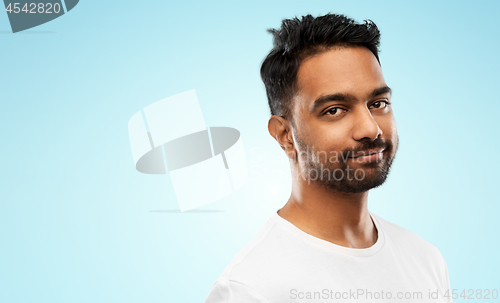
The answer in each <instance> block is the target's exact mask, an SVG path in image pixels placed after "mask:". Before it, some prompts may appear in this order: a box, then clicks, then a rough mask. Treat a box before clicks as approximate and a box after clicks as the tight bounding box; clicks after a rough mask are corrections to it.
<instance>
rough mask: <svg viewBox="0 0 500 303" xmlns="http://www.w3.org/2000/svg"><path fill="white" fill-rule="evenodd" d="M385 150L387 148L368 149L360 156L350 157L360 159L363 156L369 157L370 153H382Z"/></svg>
mask: <svg viewBox="0 0 500 303" xmlns="http://www.w3.org/2000/svg"><path fill="white" fill-rule="evenodd" d="M384 150H385V148H377V149H370V150H368V151H364V152H361V154H360V155H358V156H353V157H350V158H352V159H358V158H361V157H369V156H370V155H375V154H381V153H382V152H383V151H384Z"/></svg>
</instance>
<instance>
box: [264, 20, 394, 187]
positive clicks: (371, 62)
mask: <svg viewBox="0 0 500 303" xmlns="http://www.w3.org/2000/svg"><path fill="white" fill-rule="evenodd" d="M270 32H271V33H273V35H274V48H273V50H272V51H271V52H270V54H269V55H268V56H267V58H266V59H265V60H264V62H263V64H262V68H261V76H262V79H263V81H264V84H265V86H266V91H267V96H268V99H269V106H270V109H271V114H272V117H271V119H270V120H269V131H270V133H271V135H272V136H273V137H274V138H275V139H276V140H277V141H278V142H279V143H280V145H281V146H282V148H283V149H284V150H285V151H286V152H287V154H288V156H289V157H290V159H291V160H294V162H293V163H294V165H296V167H295V168H296V169H297V171H299V172H300V175H301V176H302V177H304V172H305V174H306V177H307V178H308V179H307V181H308V182H310V181H314V182H317V184H319V185H321V186H324V187H326V188H329V189H332V190H335V191H338V192H350V193H358V192H364V191H367V190H369V189H371V188H374V187H377V186H379V185H381V184H382V183H383V182H384V181H385V179H386V177H387V175H388V173H389V169H390V166H391V164H392V161H393V159H394V157H395V154H396V151H397V147H398V137H397V129H396V122H395V119H394V116H393V113H392V108H391V105H390V102H391V101H390V99H391V91H390V89H389V88H388V86H387V85H386V83H385V80H384V77H383V74H382V70H381V68H380V62H379V58H378V45H379V39H380V33H379V31H378V29H377V27H376V25H375V24H374V23H373V22H371V21H365V23H364V24H358V23H356V22H355V21H354V20H352V19H349V18H347V17H345V16H341V15H331V14H328V15H325V16H321V17H317V18H314V17H312V16H310V15H308V16H305V17H302V20H299V19H297V18H295V19H287V20H284V21H283V23H282V27H281V29H280V30H270ZM382 149H383V151H382V153H380V154H378V155H373V156H370V157H365V158H353V157H357V156H360V155H361V156H362V155H366V154H368V152H369V151H371V150H376V151H380V150H382ZM297 156H299V157H297Z"/></svg>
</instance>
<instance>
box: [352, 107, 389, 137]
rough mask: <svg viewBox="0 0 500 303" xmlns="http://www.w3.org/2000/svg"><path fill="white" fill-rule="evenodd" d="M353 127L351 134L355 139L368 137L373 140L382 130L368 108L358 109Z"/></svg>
mask: <svg viewBox="0 0 500 303" xmlns="http://www.w3.org/2000/svg"><path fill="white" fill-rule="evenodd" d="M353 129H354V130H353V134H352V136H353V139H354V140H356V141H359V140H362V139H364V138H369V139H370V140H372V141H374V140H375V139H377V137H379V136H381V135H382V130H381V129H380V127H379V126H378V123H377V121H375V119H374V118H373V116H372V114H371V112H370V110H369V109H368V108H364V109H362V110H359V111H358V114H357V115H356V117H355V122H354V127H353Z"/></svg>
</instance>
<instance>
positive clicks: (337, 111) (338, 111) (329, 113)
mask: <svg viewBox="0 0 500 303" xmlns="http://www.w3.org/2000/svg"><path fill="white" fill-rule="evenodd" d="M341 111H344V112H346V111H347V110H346V109H343V108H342V107H332V108H330V109H329V110H327V111H325V113H324V114H323V115H327V116H334V117H337V116H340V114H341V113H342V112H341Z"/></svg>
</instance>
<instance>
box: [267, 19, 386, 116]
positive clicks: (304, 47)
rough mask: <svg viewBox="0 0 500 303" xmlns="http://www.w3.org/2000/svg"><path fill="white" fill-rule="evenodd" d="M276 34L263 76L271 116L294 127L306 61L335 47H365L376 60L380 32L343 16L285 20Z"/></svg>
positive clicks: (368, 25)
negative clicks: (299, 77)
mask: <svg viewBox="0 0 500 303" xmlns="http://www.w3.org/2000/svg"><path fill="white" fill-rule="evenodd" d="M267 31H268V32H270V33H271V34H273V38H274V39H273V40H274V43H273V44H274V47H273V49H272V50H271V52H270V53H269V54H268V55H267V57H266V59H265V60H264V62H263V63H262V67H261V69H260V75H261V77H262V81H264V85H265V87H266V93H267V98H268V102H269V108H270V110H271V115H278V116H282V117H284V118H285V119H288V120H290V121H291V122H292V124H293V123H294V121H293V117H292V115H291V110H292V99H293V95H294V94H295V93H296V92H297V72H298V70H299V65H300V63H301V62H302V61H303V60H304V59H305V58H307V57H309V56H313V55H315V54H318V53H321V52H324V51H327V50H329V49H331V48H333V47H354V46H363V47H366V48H368V49H369V50H370V51H371V52H372V53H373V54H374V55H375V57H376V58H377V61H378V62H379V64H380V60H379V57H378V52H379V49H378V47H379V45H380V32H379V30H378V28H377V26H376V25H375V23H373V21H371V20H365V21H364V23H362V24H360V23H356V21H355V20H353V19H350V18H348V17H346V16H344V15H337V14H326V15H324V16H319V17H316V18H315V17H313V16H311V15H307V16H302V20H299V19H298V18H297V17H295V18H293V19H284V20H283V21H282V24H281V29H279V30H278V29H269V30H267Z"/></svg>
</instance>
